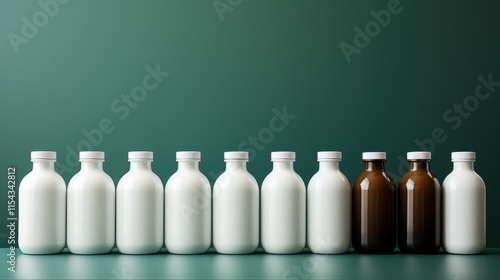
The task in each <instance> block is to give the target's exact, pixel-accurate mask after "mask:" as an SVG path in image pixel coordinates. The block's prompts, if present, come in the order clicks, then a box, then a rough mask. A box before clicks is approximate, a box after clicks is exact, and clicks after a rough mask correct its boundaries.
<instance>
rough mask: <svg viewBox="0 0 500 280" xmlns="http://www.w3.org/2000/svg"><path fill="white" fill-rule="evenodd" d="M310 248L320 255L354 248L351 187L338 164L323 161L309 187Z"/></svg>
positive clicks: (341, 252) (308, 244) (340, 252)
mask: <svg viewBox="0 0 500 280" xmlns="http://www.w3.org/2000/svg"><path fill="white" fill-rule="evenodd" d="M321 165H325V166H323V167H322V166H321ZM307 246H308V247H309V250H311V252H313V253H318V254H343V253H345V252H347V250H349V247H350V246H351V187H350V184H349V181H348V180H347V178H346V177H345V176H344V174H342V172H341V171H340V170H339V168H338V161H333V162H325V161H323V162H320V170H319V171H318V172H317V173H316V174H314V176H313V177H312V178H311V180H310V182H309V184H308V187H307Z"/></svg>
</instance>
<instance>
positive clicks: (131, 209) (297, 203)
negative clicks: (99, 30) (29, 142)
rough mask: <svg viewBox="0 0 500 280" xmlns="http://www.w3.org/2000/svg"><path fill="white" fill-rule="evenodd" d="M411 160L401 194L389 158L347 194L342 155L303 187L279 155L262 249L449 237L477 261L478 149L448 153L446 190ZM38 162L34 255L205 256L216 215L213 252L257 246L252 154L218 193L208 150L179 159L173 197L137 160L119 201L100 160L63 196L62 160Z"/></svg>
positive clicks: (425, 158)
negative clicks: (57, 167)
mask: <svg viewBox="0 0 500 280" xmlns="http://www.w3.org/2000/svg"><path fill="white" fill-rule="evenodd" d="M407 158H408V161H409V163H410V169H409V171H408V173H406V174H405V175H404V176H403V177H402V179H401V181H400V183H399V186H398V192H396V186H395V184H394V181H393V180H392V179H391V178H390V177H389V176H388V175H387V174H386V172H385V167H384V163H385V160H386V154H385V153H384V152H367V153H363V161H364V164H365V170H364V171H363V172H362V173H361V175H359V177H358V178H357V179H356V181H355V183H354V185H353V188H352V189H351V187H350V184H349V181H348V179H347V178H346V177H345V176H344V174H343V173H342V172H341V171H340V169H339V163H340V161H341V159H342V154H341V152H318V161H319V170H318V172H317V173H316V174H315V175H314V176H313V177H312V178H311V180H310V182H309V184H308V188H307V190H306V187H305V184H304V181H303V180H302V178H301V177H300V176H299V175H298V174H297V173H296V172H295V171H294V168H293V162H294V161H295V153H294V152H273V153H272V154H271V160H272V161H273V170H272V171H271V172H270V173H269V175H268V176H266V178H265V179H264V181H263V184H262V188H261V190H260V210H261V213H260V217H261V219H260V233H261V238H260V241H261V243H262V247H263V249H264V251H265V252H267V253H274V254H294V253H300V252H302V250H303V249H304V247H305V245H306V242H307V245H308V247H309V249H310V250H311V252H313V253H320V254H341V253H345V252H346V251H347V250H348V249H349V247H350V245H351V244H352V246H353V248H354V250H355V251H356V252H359V253H391V252H392V251H393V250H394V248H395V246H396V239H397V240H398V247H399V249H400V250H401V251H402V252H405V253H436V252H437V251H438V250H439V248H440V246H441V241H442V246H443V248H444V250H445V251H446V252H448V253H457V254H477V253H481V252H482V251H483V249H484V248H485V243H486V239H485V236H486V234H485V224H486V221H485V185H484V182H483V181H482V179H481V178H480V177H479V176H478V175H477V174H476V173H475V172H474V166H473V164H474V161H475V158H476V155H475V153H474V152H454V153H452V161H453V164H454V169H453V171H452V172H451V173H450V174H449V175H448V176H447V177H446V179H445V180H444V182H443V187H441V186H440V184H439V182H438V180H437V179H436V177H435V176H434V175H432V173H431V172H430V169H429V162H430V160H431V154H430V153H429V152H410V153H408V157H407ZM31 159H32V161H33V170H32V172H30V173H29V174H28V175H26V177H25V178H24V179H23V180H22V182H21V185H20V187H19V204H20V205H19V248H20V249H21V250H22V251H23V252H24V253H26V254H53V253H59V252H61V251H62V249H63V248H64V246H65V244H67V246H68V249H69V250H70V252H72V253H75V254H103V253H109V252H110V251H111V250H112V249H113V247H114V246H115V243H116V246H117V248H118V249H119V251H120V252H122V253H125V254H151V253H157V252H159V251H160V250H161V248H162V247H163V245H164V244H165V247H166V248H167V250H168V251H169V252H170V253H175V254H199V253H205V252H206V251H207V250H208V249H209V247H210V244H211V241H212V225H211V222H212V217H213V245H214V247H215V249H216V251H217V252H219V253H224V254H248V253H253V252H255V250H256V249H257V246H258V244H259V188H258V184H257V181H256V180H255V178H254V177H253V176H252V175H251V174H250V173H249V172H248V171H247V168H246V164H247V162H248V153H247V152H226V153H224V160H225V162H226V170H225V172H224V173H223V174H222V175H220V176H219V178H218V179H217V180H216V182H215V185H214V188H213V195H212V190H211V188H210V183H209V181H208V179H207V178H206V177H205V176H204V175H203V174H202V173H201V172H200V171H199V166H198V165H199V162H200V160H201V153H200V152H177V153H176V159H177V161H178V170H177V171H176V172H175V173H174V174H173V175H172V176H171V177H170V178H169V180H168V181H167V183H166V186H165V190H164V189H163V185H162V182H161V180H160V178H159V177H158V176H157V175H156V174H154V173H153V172H152V170H151V162H152V160H153V153H152V152H129V161H130V170H129V172H127V173H126V174H125V175H124V176H123V177H122V178H121V179H120V181H119V182H118V185H117V188H116V201H115V186H114V182H113V180H112V179H111V177H109V176H108V175H107V174H106V173H105V172H104V171H103V162H104V153H103V152H80V161H81V170H80V172H78V173H77V174H76V175H75V176H74V177H73V178H72V179H71V180H70V182H69V184H68V189H67V194H66V186H65V182H64V180H63V179H62V178H61V176H59V175H58V174H57V173H56V172H55V171H54V163H55V160H56V153H55V152H32V153H31ZM306 193H307V195H306ZM396 193H397V194H396ZM115 202H116V205H115ZM306 202H307V203H306ZM396 202H398V204H399V207H396ZM66 203H67V205H66ZM212 204H213V213H212ZM306 205H307V206H306ZM306 208H307V209H306ZM115 211H116V213H115ZM396 211H399V214H398V215H396ZM66 213H67V217H66ZM212 214H213V215H212ZM306 217H307V222H306ZM115 218H116V221H115ZM396 219H398V220H399V221H398V223H396ZM441 219H442V220H441ZM66 222H67V224H66ZM306 223H307V225H306ZM396 224H398V228H396ZM115 226H116V228H115ZM441 228H442V232H441ZM115 230H116V232H115ZM306 231H307V232H306ZM306 233H307V234H306ZM396 235H398V236H397V238H396ZM306 236H307V237H306ZM115 237H116V240H115Z"/></svg>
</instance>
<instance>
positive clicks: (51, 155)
mask: <svg viewBox="0 0 500 280" xmlns="http://www.w3.org/2000/svg"><path fill="white" fill-rule="evenodd" d="M37 159H45V160H56V152H50V151H33V152H31V160H37Z"/></svg>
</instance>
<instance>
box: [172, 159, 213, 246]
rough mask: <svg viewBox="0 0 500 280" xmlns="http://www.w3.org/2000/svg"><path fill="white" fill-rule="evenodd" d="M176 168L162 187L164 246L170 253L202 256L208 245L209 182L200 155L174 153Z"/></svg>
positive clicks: (209, 233)
mask: <svg viewBox="0 0 500 280" xmlns="http://www.w3.org/2000/svg"><path fill="white" fill-rule="evenodd" d="M176 157H177V161H178V162H179V168H178V169H177V172H175V173H174V174H173V175H172V176H171V177H170V178H169V179H168V181H167V184H166V186H165V246H166V247H167V250H168V251H169V252H170V253H174V254H202V253H206V252H207V251H208V249H209V247H210V242H211V211H212V209H211V206H212V205H211V190H210V182H208V179H207V177H205V176H204V175H203V174H202V173H201V172H200V170H199V167H198V164H199V162H200V159H201V153H200V152H177V154H176Z"/></svg>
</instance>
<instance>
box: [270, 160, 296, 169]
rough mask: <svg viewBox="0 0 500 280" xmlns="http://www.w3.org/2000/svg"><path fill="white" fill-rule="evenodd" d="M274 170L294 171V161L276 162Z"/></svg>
mask: <svg viewBox="0 0 500 280" xmlns="http://www.w3.org/2000/svg"><path fill="white" fill-rule="evenodd" d="M273 170H293V161H274V162H273Z"/></svg>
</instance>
